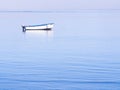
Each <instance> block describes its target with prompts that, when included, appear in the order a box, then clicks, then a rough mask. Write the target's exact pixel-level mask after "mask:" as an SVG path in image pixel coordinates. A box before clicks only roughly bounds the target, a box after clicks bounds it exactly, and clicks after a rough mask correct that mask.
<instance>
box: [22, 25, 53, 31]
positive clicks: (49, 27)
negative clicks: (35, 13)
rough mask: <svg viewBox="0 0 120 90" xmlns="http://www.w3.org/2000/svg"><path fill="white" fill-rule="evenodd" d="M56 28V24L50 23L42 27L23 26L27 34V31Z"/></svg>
mask: <svg viewBox="0 0 120 90" xmlns="http://www.w3.org/2000/svg"><path fill="white" fill-rule="evenodd" d="M53 26H54V23H48V24H41V25H28V26H22V28H23V32H26V30H51V29H52V28H53Z"/></svg>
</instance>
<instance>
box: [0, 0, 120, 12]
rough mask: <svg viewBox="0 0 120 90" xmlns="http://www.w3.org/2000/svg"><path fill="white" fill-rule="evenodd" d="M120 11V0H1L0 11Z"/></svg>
mask: <svg viewBox="0 0 120 90" xmlns="http://www.w3.org/2000/svg"><path fill="white" fill-rule="evenodd" d="M80 9H120V0H0V10H80Z"/></svg>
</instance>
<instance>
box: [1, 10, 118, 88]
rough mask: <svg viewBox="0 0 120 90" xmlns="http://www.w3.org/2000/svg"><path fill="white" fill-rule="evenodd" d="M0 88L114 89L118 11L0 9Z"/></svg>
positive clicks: (116, 61) (116, 75)
mask: <svg viewBox="0 0 120 90" xmlns="http://www.w3.org/2000/svg"><path fill="white" fill-rule="evenodd" d="M46 23H55V25H54V28H53V30H51V31H27V32H25V33H24V32H22V27H21V26H22V25H38V24H46ZM0 90H120V11H119V10H118V11H115V12H114V11H107V12H105V11H104V12H101V11H100V12H99V11H85V12H83V11H79V12H67V13H65V12H48V13H47V12H0Z"/></svg>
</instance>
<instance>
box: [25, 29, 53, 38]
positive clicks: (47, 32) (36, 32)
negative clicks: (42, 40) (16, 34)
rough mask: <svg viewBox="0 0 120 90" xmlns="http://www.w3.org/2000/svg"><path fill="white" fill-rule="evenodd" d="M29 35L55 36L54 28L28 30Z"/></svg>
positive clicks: (27, 34)
mask: <svg viewBox="0 0 120 90" xmlns="http://www.w3.org/2000/svg"><path fill="white" fill-rule="evenodd" d="M24 33H25V35H26V36H27V37H53V30H27V31H26V32H24Z"/></svg>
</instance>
